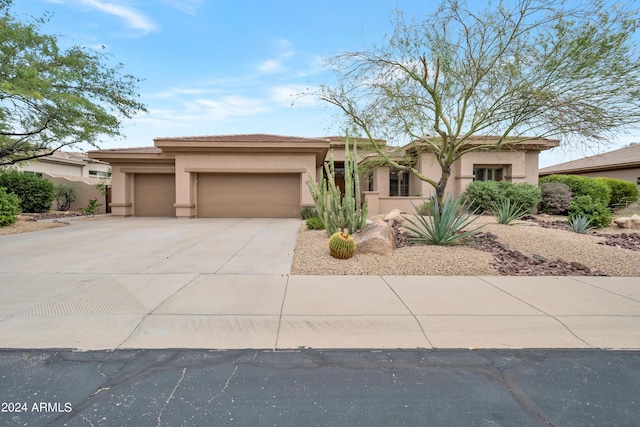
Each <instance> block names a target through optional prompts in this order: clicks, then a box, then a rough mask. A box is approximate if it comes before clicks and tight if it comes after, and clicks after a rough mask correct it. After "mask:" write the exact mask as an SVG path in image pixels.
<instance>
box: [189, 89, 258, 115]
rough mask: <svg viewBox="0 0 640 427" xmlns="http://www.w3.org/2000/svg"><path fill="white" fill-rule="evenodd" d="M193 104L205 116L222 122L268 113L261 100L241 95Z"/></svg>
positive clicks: (198, 101)
mask: <svg viewBox="0 0 640 427" xmlns="http://www.w3.org/2000/svg"><path fill="white" fill-rule="evenodd" d="M195 104H196V105H199V106H201V107H202V112H203V113H204V114H205V116H207V117H209V118H211V119H215V120H223V119H227V118H230V117H234V116H241V117H246V116H255V115H257V114H261V113H266V112H267V111H269V108H268V107H267V106H265V104H264V101H263V100H262V99H259V98H249V97H246V96H241V95H231V96H226V97H224V98H221V99H220V100H212V99H198V100H196V101H195Z"/></svg>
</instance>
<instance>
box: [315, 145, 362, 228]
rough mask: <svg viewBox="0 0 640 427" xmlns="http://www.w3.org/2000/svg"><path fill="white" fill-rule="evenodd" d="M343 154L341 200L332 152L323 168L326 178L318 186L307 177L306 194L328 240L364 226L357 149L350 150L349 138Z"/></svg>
mask: <svg viewBox="0 0 640 427" xmlns="http://www.w3.org/2000/svg"><path fill="white" fill-rule="evenodd" d="M344 150H345V160H344V196H342V194H341V192H340V187H338V186H337V185H336V181H335V168H334V161H333V152H332V153H331V154H330V155H329V163H328V164H325V165H324V167H325V171H326V174H325V175H326V178H325V177H324V176H323V177H322V180H321V181H320V183H317V182H315V180H314V179H313V176H312V175H311V174H309V182H308V185H309V191H310V192H311V196H312V197H313V201H314V203H315V205H316V211H317V212H318V215H319V216H320V218H321V219H322V221H323V222H324V226H325V230H326V231H327V236H329V237H330V236H332V235H333V234H335V233H337V232H338V231H340V230H343V229H345V228H346V229H347V231H348V232H349V233H355V232H356V231H358V230H360V229H362V228H364V227H365V226H366V225H367V224H366V221H367V202H366V201H365V202H364V205H363V204H362V200H361V196H360V176H359V175H358V159H357V148H356V144H355V143H354V145H353V151H351V150H350V149H349V137H348V135H347V138H346V140H345V148H344ZM327 179H328V181H327Z"/></svg>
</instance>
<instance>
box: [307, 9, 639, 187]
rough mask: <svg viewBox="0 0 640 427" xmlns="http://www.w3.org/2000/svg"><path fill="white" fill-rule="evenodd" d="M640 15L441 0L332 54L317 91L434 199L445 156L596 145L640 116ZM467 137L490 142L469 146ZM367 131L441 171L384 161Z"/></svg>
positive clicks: (445, 175) (450, 159)
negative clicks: (410, 147) (430, 159)
mask: <svg viewBox="0 0 640 427" xmlns="http://www.w3.org/2000/svg"><path fill="white" fill-rule="evenodd" d="M639 22H640V20H639V19H638V16H637V11H636V10H632V9H631V8H629V6H625V5H624V4H620V3H618V2H612V1H599V0H585V1H583V2H575V3H568V2H564V1H557V0H511V1H502V0H499V1H498V2H496V3H489V5H488V6H486V9H484V10H475V9H473V8H471V7H470V6H468V5H467V4H466V3H465V2H463V1H457V0H444V2H443V3H442V4H441V5H440V6H439V7H438V9H437V11H436V12H435V13H434V14H433V15H432V16H428V17H426V18H425V19H424V20H423V21H420V22H416V21H412V22H407V21H406V20H405V19H404V18H403V16H402V13H401V12H398V13H397V18H396V23H395V31H394V32H393V34H391V35H390V36H389V37H387V38H386V39H385V40H384V41H383V42H382V44H381V45H379V46H374V47H372V48H371V49H370V50H367V51H363V52H345V53H339V54H336V55H335V56H333V57H331V58H330V59H329V61H328V62H329V65H330V66H331V67H332V68H333V70H334V71H335V76H336V82H335V84H331V85H324V86H322V87H321V89H320V92H319V96H320V98H321V99H323V100H325V101H327V102H329V103H330V104H333V105H335V106H337V107H339V109H340V110H341V113H342V115H343V117H345V118H346V120H347V123H348V124H349V125H351V126H353V127H355V128H356V130H357V131H359V133H361V134H364V135H366V136H367V137H368V138H369V139H370V142H371V144H372V145H373V146H374V147H375V149H376V151H378V152H379V154H380V157H381V158H382V160H383V161H384V162H385V163H386V164H388V165H391V166H393V167H396V168H398V169H405V170H408V171H410V172H411V173H413V174H415V175H416V176H418V177H419V178H420V179H422V180H424V181H426V182H429V183H430V184H432V185H433V187H434V188H435V189H436V193H437V194H438V196H439V197H441V196H442V195H443V194H444V189H445V187H446V184H447V181H448V179H449V175H450V173H451V166H452V164H453V163H454V162H456V161H457V160H459V159H460V157H462V156H463V155H464V154H466V153H468V152H470V151H475V150H481V149H484V150H487V149H490V150H491V149H504V148H505V147H509V146H513V145H514V144H517V143H519V142H522V141H524V140H527V139H534V138H545V137H546V138H550V137H552V138H561V139H562V141H563V143H565V144H568V143H573V144H580V143H587V144H592V143H597V142H602V141H607V140H609V139H610V138H612V137H613V136H615V135H616V134H618V133H619V132H622V131H625V130H627V129H629V127H631V126H633V125H636V124H637V123H639V122H640V108H639V107H640V58H639V56H638V51H637V46H636V35H635V33H636V30H637V26H638V23H639ZM473 135H485V136H489V135H491V136H497V137H498V138H495V139H492V140H491V142H490V143H487V144H468V140H469V138H470V137H471V136H473ZM375 138H387V139H390V140H392V141H401V142H404V143H410V142H411V143H415V144H416V148H417V149H419V150H422V151H429V152H432V153H434V154H435V157H436V159H437V161H438V163H439V164H440V166H441V169H442V176H441V177H433V176H424V175H422V174H421V172H420V170H419V169H418V168H417V166H415V165H411V163H410V162H397V161H394V160H392V156H390V155H388V153H387V152H386V151H385V150H384V149H383V147H381V146H378V145H377V143H376V139H375Z"/></svg>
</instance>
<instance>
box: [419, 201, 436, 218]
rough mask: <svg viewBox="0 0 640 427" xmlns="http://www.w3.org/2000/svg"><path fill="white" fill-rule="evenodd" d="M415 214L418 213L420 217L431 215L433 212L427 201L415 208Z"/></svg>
mask: <svg viewBox="0 0 640 427" xmlns="http://www.w3.org/2000/svg"><path fill="white" fill-rule="evenodd" d="M416 212H418V213H419V214H420V215H431V213H432V212H433V207H432V206H431V202H430V201H428V200H427V201H425V202H423V203H421V204H419V205H418V206H416Z"/></svg>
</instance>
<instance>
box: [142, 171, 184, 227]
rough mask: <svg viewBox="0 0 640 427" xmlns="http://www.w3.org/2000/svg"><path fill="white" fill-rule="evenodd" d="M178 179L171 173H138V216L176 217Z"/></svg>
mask: <svg viewBox="0 0 640 427" xmlns="http://www.w3.org/2000/svg"><path fill="white" fill-rule="evenodd" d="M175 202H176V179H175V176H174V175H173V174H169V173H138V174H136V176H135V206H134V209H135V215H136V216H173V217H175V216H176V209H175V208H174V207H173V204H174V203H175Z"/></svg>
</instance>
